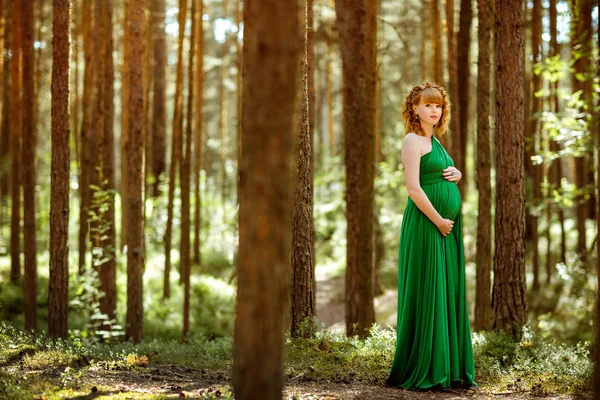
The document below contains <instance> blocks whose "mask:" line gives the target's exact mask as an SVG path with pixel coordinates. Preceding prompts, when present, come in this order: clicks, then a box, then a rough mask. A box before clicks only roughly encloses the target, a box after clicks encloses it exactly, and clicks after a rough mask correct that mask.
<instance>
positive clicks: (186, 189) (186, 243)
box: [181, 0, 202, 338]
mask: <svg viewBox="0 0 600 400" xmlns="http://www.w3.org/2000/svg"><path fill="white" fill-rule="evenodd" d="M197 1H198V0H192V10H191V19H192V32H191V36H190V52H189V57H188V60H189V66H188V82H189V86H188V99H187V125H186V129H185V143H184V146H183V158H182V160H181V275H182V277H183V279H182V281H183V285H184V295H183V337H184V338H185V337H187V335H188V334H189V332H190V273H191V271H190V270H191V265H190V165H191V161H192V135H193V134H192V126H193V125H194V85H193V84H192V82H193V81H194V57H195V52H196V43H195V42H196V24H197V23H198V16H197V15H196V12H197V11H196V10H197V7H196V3H197ZM200 21H202V20H201V19H200Z"/></svg>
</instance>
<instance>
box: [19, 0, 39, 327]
mask: <svg viewBox="0 0 600 400" xmlns="http://www.w3.org/2000/svg"><path fill="white" fill-rule="evenodd" d="M21 16H22V20H21V29H22V35H23V37H22V45H23V47H22V52H23V53H22V54H23V81H22V82H23V100H22V101H23V102H22V104H21V109H22V110H23V122H22V123H23V125H22V143H23V147H22V148H21V150H22V153H21V159H22V160H23V176H22V180H23V253H24V255H25V263H24V280H23V287H24V292H25V304H24V305H25V330H27V331H34V332H36V331H37V304H36V296H37V259H36V257H37V246H36V222H35V221H36V215H35V181H36V154H35V153H36V147H37V132H36V127H35V87H34V82H35V54H34V51H33V39H34V32H35V31H34V21H35V18H34V12H33V2H31V1H22V2H21Z"/></svg>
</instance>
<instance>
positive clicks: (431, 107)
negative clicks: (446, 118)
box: [415, 100, 442, 126]
mask: <svg viewBox="0 0 600 400" xmlns="http://www.w3.org/2000/svg"><path fill="white" fill-rule="evenodd" d="M415 113H416V114H417V115H418V116H419V121H421V123H425V124H428V125H432V126H435V124H437V123H438V122H439V121H440V118H442V105H441V104H437V103H424V102H423V101H422V100H421V103H419V105H418V106H415Z"/></svg>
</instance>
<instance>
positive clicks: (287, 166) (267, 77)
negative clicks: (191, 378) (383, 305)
mask: <svg viewBox="0 0 600 400" xmlns="http://www.w3.org/2000/svg"><path fill="white" fill-rule="evenodd" d="M298 11H299V9H298V1H296V0H292V1H281V0H261V1H257V0H247V1H246V2H245V4H244V47H243V52H244V54H243V60H244V64H243V69H244V72H243V82H244V86H243V96H244V97H243V108H242V109H243V111H242V112H243V116H242V130H243V138H244V140H243V141H242V146H243V148H242V159H241V163H240V174H241V175H240V190H241V193H240V213H239V216H240V217H239V218H240V219H239V222H240V225H239V226H240V236H239V237H240V239H239V240H240V245H239V259H238V268H237V277H238V282H243V283H244V284H243V285H238V289H237V298H236V320H235V336H234V360H233V388H234V393H235V398H236V399H238V400H251V399H256V398H257V397H260V398H261V399H264V400H272V399H281V395H282V388H283V362H284V330H285V315H286V310H287V309H288V305H289V300H288V287H289V281H288V279H289V263H290V237H291V194H292V190H291V189H292V186H291V182H292V166H293V139H294V135H293V132H294V122H295V119H294V111H295V107H296V93H297V91H296V81H297V79H296V77H297V72H298V65H299V61H300V58H299V56H300V50H301V37H300V25H299V12H298ZM274 109H277V113H275V114H273V113H272V110H274ZM265 115H270V117H269V118H265V117H264V116H265ZM256 249H261V251H259V252H257V251H256ZM257 315H260V318H257V317H256V316H257Z"/></svg>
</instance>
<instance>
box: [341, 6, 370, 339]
mask: <svg viewBox="0 0 600 400" xmlns="http://www.w3.org/2000/svg"><path fill="white" fill-rule="evenodd" d="M376 6H377V4H376V2H371V1H365V0H337V1H336V13H337V24H338V32H339V33H340V43H341V48H342V62H343V73H344V82H345V84H344V136H345V140H344V148H345V162H346V210H347V211H346V213H347V214H346V215H347V217H346V218H347V221H348V229H347V232H348V233H347V251H346V254H347V267H346V334H347V335H348V336H351V335H356V334H358V335H359V336H361V337H365V336H366V335H368V334H369V329H370V328H371V326H372V324H373V323H374V322H375V310H374V306H373V200H374V199H373V193H374V189H373V180H374V173H375V168H374V156H375V151H374V146H375V140H374V134H373V129H374V126H375V68H376V61H377V60H376V56H377V53H376V45H375V43H376V32H377V30H376V27H377V25H376V23H377V22H376V16H377V13H376V9H377V7H376ZM356 324H357V325H358V326H357V325H356Z"/></svg>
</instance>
